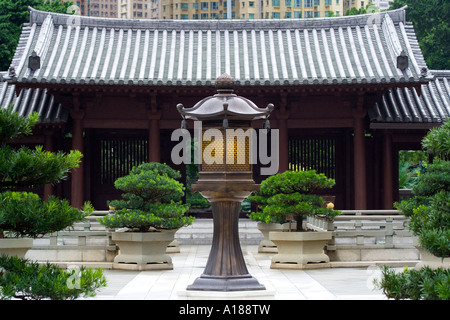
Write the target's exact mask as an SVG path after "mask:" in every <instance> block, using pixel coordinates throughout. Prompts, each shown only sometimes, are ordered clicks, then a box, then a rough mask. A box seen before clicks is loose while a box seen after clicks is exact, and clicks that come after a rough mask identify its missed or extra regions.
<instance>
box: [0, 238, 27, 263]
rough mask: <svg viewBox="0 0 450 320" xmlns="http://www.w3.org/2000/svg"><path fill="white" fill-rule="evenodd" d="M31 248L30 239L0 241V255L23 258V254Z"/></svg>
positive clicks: (5, 239)
mask: <svg viewBox="0 0 450 320" xmlns="http://www.w3.org/2000/svg"><path fill="white" fill-rule="evenodd" d="M32 247H33V239H31V238H4V239H0V255H2V254H5V255H7V256H10V257H11V256H16V257H18V258H24V257H25V254H26V253H27V252H28V250H30V249H31V248H32Z"/></svg>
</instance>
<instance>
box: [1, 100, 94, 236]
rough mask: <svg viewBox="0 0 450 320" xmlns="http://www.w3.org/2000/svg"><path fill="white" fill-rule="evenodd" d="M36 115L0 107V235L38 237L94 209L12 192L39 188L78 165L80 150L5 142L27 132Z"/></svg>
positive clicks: (78, 219) (66, 224) (25, 193)
mask: <svg viewBox="0 0 450 320" xmlns="http://www.w3.org/2000/svg"><path fill="white" fill-rule="evenodd" d="M37 119H38V114H36V113H33V114H31V115H30V116H29V117H28V118H25V117H22V116H19V115H18V114H17V113H15V112H14V111H13V110H12V108H0V141H1V142H2V144H1V145H0V192H1V193H0V238H1V237H3V231H9V232H11V233H12V234H13V235H14V236H17V237H18V236H30V237H39V236H42V235H44V234H46V233H49V232H56V231H59V230H62V229H65V228H67V227H69V226H71V225H72V224H73V223H74V222H77V221H81V220H83V219H84V217H85V216H86V215H88V214H90V213H91V212H92V210H93V208H92V207H91V205H90V204H89V203H86V205H85V206H84V208H83V210H82V211H81V210H78V209H75V208H72V207H71V206H70V205H69V203H68V202H67V201H66V200H60V199H57V198H55V197H50V198H49V199H48V201H47V202H46V201H43V200H42V199H40V198H39V196H38V195H37V194H34V193H28V192H14V191H12V190H14V188H17V187H25V188H26V187H38V186H43V185H44V184H47V183H55V182H58V181H60V180H62V179H65V178H66V177H67V175H68V174H69V172H70V171H71V170H72V169H73V168H75V167H77V166H78V164H79V162H80V159H81V156H82V155H81V153H80V152H79V151H72V152H70V153H69V154H64V153H62V152H58V153H52V152H47V151H44V150H43V149H42V146H38V147H36V148H35V149H34V150H31V149H28V148H26V147H21V148H19V149H13V148H12V147H11V146H10V145H8V144H6V142H9V141H11V140H12V139H13V138H16V137H18V136H20V135H30V134H31V132H32V126H33V125H34V124H35V123H36V121H37Z"/></svg>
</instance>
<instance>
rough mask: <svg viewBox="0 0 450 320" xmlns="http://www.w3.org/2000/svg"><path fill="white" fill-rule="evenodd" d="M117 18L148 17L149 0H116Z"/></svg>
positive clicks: (149, 14) (149, 13) (149, 15)
mask: <svg viewBox="0 0 450 320" xmlns="http://www.w3.org/2000/svg"><path fill="white" fill-rule="evenodd" d="M118 1H120V6H119V15H118V16H119V18H125V19H150V18H151V11H150V7H151V6H150V3H151V0H118Z"/></svg>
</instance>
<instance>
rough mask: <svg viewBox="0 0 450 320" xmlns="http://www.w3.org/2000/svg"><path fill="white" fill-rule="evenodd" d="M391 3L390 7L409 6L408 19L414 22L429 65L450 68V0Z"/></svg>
mask: <svg viewBox="0 0 450 320" xmlns="http://www.w3.org/2000/svg"><path fill="white" fill-rule="evenodd" d="M389 4H390V7H389V9H398V8H401V7H403V6H405V5H407V6H408V9H407V11H406V19H407V20H408V21H411V22H412V23H413V24H414V29H415V32H416V35H417V39H418V41H419V45H420V48H421V50H422V53H423V55H424V57H425V61H426V62H427V65H428V67H429V68H430V69H436V70H444V69H450V20H449V18H448V17H450V1H448V0H426V1H424V0H394V1H392V2H390V3H389Z"/></svg>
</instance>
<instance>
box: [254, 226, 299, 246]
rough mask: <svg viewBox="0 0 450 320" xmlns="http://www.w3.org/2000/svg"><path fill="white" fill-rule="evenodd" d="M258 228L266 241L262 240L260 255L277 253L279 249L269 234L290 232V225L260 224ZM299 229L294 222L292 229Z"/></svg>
mask: <svg viewBox="0 0 450 320" xmlns="http://www.w3.org/2000/svg"><path fill="white" fill-rule="evenodd" d="M256 227H257V228H258V230H259V231H261V233H262V234H263V236H264V239H263V240H261V242H260V243H259V246H258V253H277V252H278V249H277V246H276V245H275V243H273V242H272V241H270V239H269V232H271V231H288V230H289V223H284V224H280V223H264V222H258V223H257V224H256ZM296 227H297V223H295V222H293V223H292V225H291V228H293V229H295V228H296Z"/></svg>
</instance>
